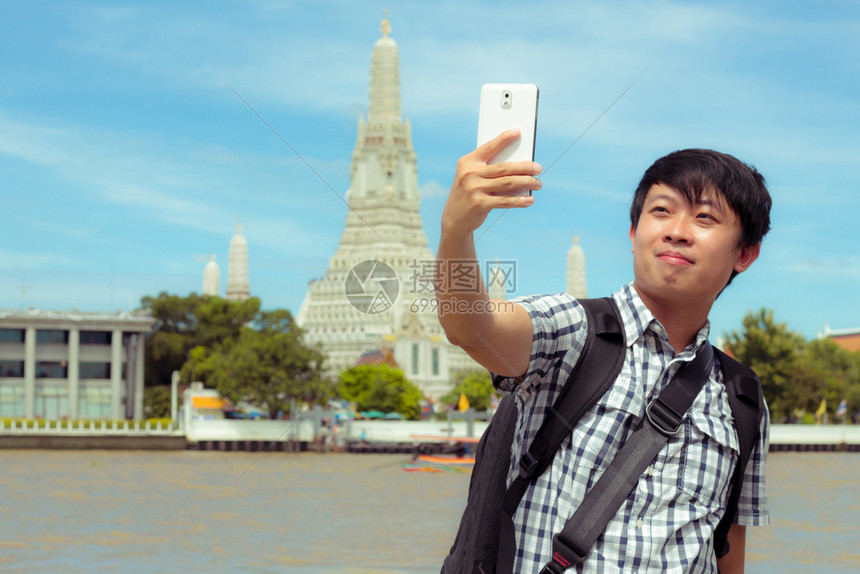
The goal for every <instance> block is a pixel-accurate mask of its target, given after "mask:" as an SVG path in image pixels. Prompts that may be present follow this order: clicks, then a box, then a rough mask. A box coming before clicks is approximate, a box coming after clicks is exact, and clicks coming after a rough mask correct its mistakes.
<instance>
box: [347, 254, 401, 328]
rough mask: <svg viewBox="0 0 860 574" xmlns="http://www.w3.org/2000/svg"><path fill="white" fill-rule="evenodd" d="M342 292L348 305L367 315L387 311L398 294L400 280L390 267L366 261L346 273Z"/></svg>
mask: <svg viewBox="0 0 860 574" xmlns="http://www.w3.org/2000/svg"><path fill="white" fill-rule="evenodd" d="M344 291H345V292H346V298H347V300H348V301H349V304H350V305H352V306H353V307H354V308H355V310H357V311H359V312H361V313H365V314H367V315H376V314H378V313H384V312H385V311H388V310H389V309H390V308H391V306H392V305H394V301H395V300H397V295H398V293H400V280H399V279H398V278H397V273H395V271H394V269H392V268H391V266H390V265H388V264H387V263H384V262H382V261H379V260H377V259H368V260H366V261H362V262H361V263H357V264H356V265H353V267H352V268H351V269H350V270H349V271H348V272H347V274H346V279H345V281H344Z"/></svg>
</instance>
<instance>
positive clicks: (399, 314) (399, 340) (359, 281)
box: [296, 18, 480, 398]
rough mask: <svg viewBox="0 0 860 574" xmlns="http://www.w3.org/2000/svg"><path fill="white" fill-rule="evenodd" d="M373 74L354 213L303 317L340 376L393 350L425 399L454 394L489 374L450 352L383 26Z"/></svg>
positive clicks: (362, 125) (350, 198) (355, 172)
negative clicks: (471, 378)
mask: <svg viewBox="0 0 860 574" xmlns="http://www.w3.org/2000/svg"><path fill="white" fill-rule="evenodd" d="M381 31H382V37H381V38H379V39H378V40H377V41H376V44H375V46H374V48H373V55H372V58H371V65H370V106H369V110H368V114H367V119H366V120H365V118H364V117H361V118H359V121H358V138H357V141H356V145H355V151H354V152H353V155H352V172H351V184H350V188H349V190H348V191H347V193H346V200H347V202H348V204H349V212H348V213H347V216H346V225H345V228H344V231H343V234H342V235H341V238H340V245H339V246H338V248H337V251H336V252H335V254H334V256H333V257H332V258H331V260H330V261H329V267H328V269H327V270H326V273H325V276H324V277H322V278H321V279H315V280H313V281H312V282H311V283H310V285H309V286H308V291H307V293H306V295H305V299H304V301H303V303H302V306H301V308H300V309H299V312H298V314H297V316H296V320H297V322H298V324H299V325H300V326H301V327H302V328H303V329H304V330H305V340H306V342H307V343H309V344H312V345H313V344H319V345H320V346H321V348H322V350H323V352H324V353H325V354H326V355H327V362H326V370H327V373H328V374H329V375H330V376H332V377H337V376H338V375H339V374H340V373H341V372H342V371H343V370H344V369H347V368H349V367H350V366H352V365H354V364H355V363H356V362H357V361H358V360H359V359H360V358H361V357H362V355H364V354H366V353H370V352H374V351H379V350H381V349H383V348H386V349H389V350H391V351H392V352H393V355H394V359H395V361H396V362H397V364H398V365H399V366H400V368H401V369H403V371H404V373H405V375H406V377H407V378H408V379H409V380H411V381H412V382H413V383H415V384H416V385H418V386H419V388H421V390H422V392H423V393H424V394H425V396H427V397H430V398H438V397H439V396H440V395H442V394H444V393H445V392H447V391H448V390H450V388H451V387H450V384H451V383H450V381H451V375H452V374H453V373H455V372H456V371H458V370H462V369H473V368H480V367H478V365H477V363H475V362H473V361H472V360H471V359H470V358H469V357H468V356H467V355H466V354H465V353H464V352H463V351H462V350H461V349H459V348H458V347H454V346H453V345H451V344H450V343H448V341H447V339H446V338H445V335H444V332H443V331H442V328H441V326H440V325H439V321H438V319H437V316H436V309H435V305H434V304H433V302H434V290H433V283H432V278H433V268H434V267H433V265H434V260H435V257H434V255H433V253H432V252H431V251H430V249H429V247H428V246H427V236H426V235H425V233H424V228H423V224H422V222H421V216H420V214H419V212H418V208H419V204H420V201H421V197H420V194H419V191H418V166H417V163H416V157H415V151H414V149H413V148H412V134H411V129H410V124H409V120H408V119H407V120H406V121H404V120H403V118H402V116H401V113H400V64H399V57H398V50H397V44H395V42H394V40H393V39H392V38H391V37H390V36H389V34H390V32H391V27H390V25H389V22H388V19H387V18H384V19H383V21H382V30H381Z"/></svg>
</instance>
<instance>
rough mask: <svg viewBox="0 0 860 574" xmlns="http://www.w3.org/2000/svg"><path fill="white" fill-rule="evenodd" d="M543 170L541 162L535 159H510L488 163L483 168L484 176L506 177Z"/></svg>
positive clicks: (531, 173) (532, 173) (533, 173)
mask: <svg viewBox="0 0 860 574" xmlns="http://www.w3.org/2000/svg"><path fill="white" fill-rule="evenodd" d="M542 171H543V167H542V166H541V164H539V163H536V162H533V161H509V162H504V163H492V164H488V165H487V168H486V169H485V170H483V175H484V177H491V178H492V177H505V176H510V175H538V174H540V173H541V172H542Z"/></svg>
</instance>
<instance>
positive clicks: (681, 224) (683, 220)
mask: <svg viewBox="0 0 860 574" xmlns="http://www.w3.org/2000/svg"><path fill="white" fill-rule="evenodd" d="M665 231H666V232H665V235H664V236H663V239H664V241H668V242H669V243H690V242H692V240H693V234H692V223H691V222H690V220H689V218H688V217H685V216H681V215H679V216H678V217H673V218H672V219H671V221H670V222H669V223H668V224H667V226H666V230H665Z"/></svg>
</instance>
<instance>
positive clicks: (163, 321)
mask: <svg viewBox="0 0 860 574" xmlns="http://www.w3.org/2000/svg"><path fill="white" fill-rule="evenodd" d="M141 307H142V308H143V309H148V310H149V311H150V313H151V314H152V316H153V317H154V318H155V319H156V320H157V322H156V324H155V327H154V329H153V332H152V333H151V334H150V335H149V336H148V337H147V340H146V365H145V374H144V379H145V383H146V385H147V386H151V385H162V384H167V383H169V382H170V376H171V374H172V373H173V371H178V370H180V369H181V368H182V365H184V364H185V362H186V361H187V360H188V357H189V353H190V351H191V349H193V348H195V347H197V346H203V347H210V348H211V347H213V346H214V345H216V344H217V343H219V342H221V341H223V340H225V339H231V338H232V339H236V338H238V337H239V334H240V331H241V329H242V326H243V325H245V324H247V323H248V322H250V321H251V320H252V319H254V317H255V316H256V315H257V314H258V312H259V309H260V300H259V299H258V298H256V297H251V298H249V299H248V300H246V301H242V302H238V301H227V300H226V299H222V298H220V297H209V296H202V297H201V296H199V295H197V294H196V293H192V294H191V295H189V296H188V297H179V296H177V295H169V294H167V293H164V292H162V293H160V294H159V295H158V297H150V296H146V297H143V299H142V300H141Z"/></svg>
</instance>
